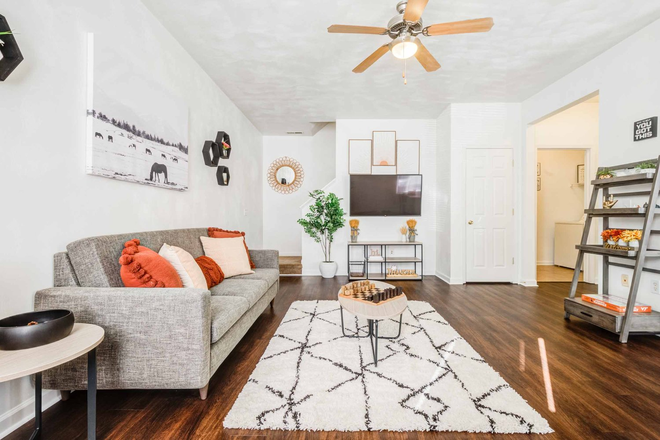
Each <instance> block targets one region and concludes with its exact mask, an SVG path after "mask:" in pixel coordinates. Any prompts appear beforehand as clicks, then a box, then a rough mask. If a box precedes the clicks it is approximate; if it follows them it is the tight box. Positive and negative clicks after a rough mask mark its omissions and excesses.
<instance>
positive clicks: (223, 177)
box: [215, 166, 231, 186]
mask: <svg viewBox="0 0 660 440" xmlns="http://www.w3.org/2000/svg"><path fill="white" fill-rule="evenodd" d="M215 177H216V178H217V179H218V185H220V186H229V180H230V179H231V175H230V174H229V168H228V167H223V166H219V167H218V171H216V172H215Z"/></svg>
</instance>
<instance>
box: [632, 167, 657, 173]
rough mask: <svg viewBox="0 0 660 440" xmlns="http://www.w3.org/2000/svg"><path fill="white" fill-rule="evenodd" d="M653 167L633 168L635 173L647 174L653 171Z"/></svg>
mask: <svg viewBox="0 0 660 440" xmlns="http://www.w3.org/2000/svg"><path fill="white" fill-rule="evenodd" d="M655 170H656V169H655V168H644V169H641V168H635V173H637V174H649V173H655Z"/></svg>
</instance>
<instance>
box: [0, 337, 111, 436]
mask: <svg viewBox="0 0 660 440" xmlns="http://www.w3.org/2000/svg"><path fill="white" fill-rule="evenodd" d="M104 335H105V331H104V330H103V329H102V328H101V327H99V326H97V325H93V324H74V326H73V330H71V334H70V335H69V336H67V337H66V338H64V339H60V340H59V341H56V342H53V343H50V344H46V345H42V346H40V347H34V348H27V349H25V350H12V351H4V350H0V382H6V381H9V380H13V379H18V378H21V377H24V376H29V375H31V374H34V378H35V380H34V432H33V433H32V437H30V440H33V439H38V438H40V437H41V431H42V429H41V373H42V372H43V371H45V370H48V369H50V368H53V367H57V366H58V365H62V364H65V363H67V362H69V361H71V360H73V359H76V358H78V357H80V356H82V355H84V354H87V438H88V439H96V347H98V345H99V344H100V343H101V342H102V341H103V337H104Z"/></svg>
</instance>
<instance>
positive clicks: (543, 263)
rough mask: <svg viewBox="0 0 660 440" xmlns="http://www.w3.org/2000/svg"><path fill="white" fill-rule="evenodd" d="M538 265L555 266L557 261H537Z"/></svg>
mask: <svg viewBox="0 0 660 440" xmlns="http://www.w3.org/2000/svg"><path fill="white" fill-rule="evenodd" d="M536 265H537V266H554V265H555V262H554V261H537V262H536Z"/></svg>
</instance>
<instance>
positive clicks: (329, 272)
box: [319, 261, 337, 278]
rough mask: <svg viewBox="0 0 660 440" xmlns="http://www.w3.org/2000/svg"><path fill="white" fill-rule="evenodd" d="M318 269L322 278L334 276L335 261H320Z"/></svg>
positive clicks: (335, 269) (335, 270)
mask: <svg viewBox="0 0 660 440" xmlns="http://www.w3.org/2000/svg"><path fill="white" fill-rule="evenodd" d="M319 270H320V271H321V276H322V277H323V278H334V277H335V274H336V273H337V263H335V262H334V261H329V262H326V261H322V262H320V263H319Z"/></svg>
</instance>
